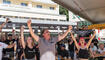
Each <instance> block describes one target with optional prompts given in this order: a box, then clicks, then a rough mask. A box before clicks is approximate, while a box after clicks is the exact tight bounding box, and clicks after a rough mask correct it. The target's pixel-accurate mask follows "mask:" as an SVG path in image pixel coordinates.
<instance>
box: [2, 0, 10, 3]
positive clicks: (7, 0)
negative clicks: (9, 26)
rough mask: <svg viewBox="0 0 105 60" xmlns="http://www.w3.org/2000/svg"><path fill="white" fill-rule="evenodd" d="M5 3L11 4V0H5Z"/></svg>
mask: <svg viewBox="0 0 105 60" xmlns="http://www.w3.org/2000/svg"><path fill="white" fill-rule="evenodd" d="M3 3H4V4H11V1H9V0H3Z"/></svg>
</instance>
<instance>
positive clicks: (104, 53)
mask: <svg viewBox="0 0 105 60" xmlns="http://www.w3.org/2000/svg"><path fill="white" fill-rule="evenodd" d="M100 56H105V51H104V52H102V53H101V54H95V55H94V57H100Z"/></svg>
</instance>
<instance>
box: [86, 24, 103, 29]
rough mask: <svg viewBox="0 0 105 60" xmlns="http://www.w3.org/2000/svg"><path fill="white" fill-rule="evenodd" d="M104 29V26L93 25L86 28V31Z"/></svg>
mask: <svg viewBox="0 0 105 60" xmlns="http://www.w3.org/2000/svg"><path fill="white" fill-rule="evenodd" d="M94 28H95V29H105V24H93V25H90V26H88V29H94Z"/></svg>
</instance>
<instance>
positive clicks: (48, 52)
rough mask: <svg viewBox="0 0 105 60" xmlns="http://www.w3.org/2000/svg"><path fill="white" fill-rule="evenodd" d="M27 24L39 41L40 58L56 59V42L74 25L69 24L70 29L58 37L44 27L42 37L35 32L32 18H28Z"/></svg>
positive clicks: (43, 59) (44, 59) (45, 59)
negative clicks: (51, 34)
mask: <svg viewBox="0 0 105 60" xmlns="http://www.w3.org/2000/svg"><path fill="white" fill-rule="evenodd" d="M27 26H28V28H29V31H30V34H31V36H32V37H33V38H34V40H36V41H37V42H38V43H39V45H40V46H39V50H40V60H55V44H56V43H57V42H58V41H61V40H62V39H64V38H65V37H66V36H67V34H68V33H69V32H70V31H71V29H72V26H69V28H68V30H67V31H66V32H65V33H64V34H62V35H58V36H57V37H51V36H50V32H49V30H48V29H44V30H43V31H42V33H41V35H42V37H39V36H37V35H36V34H34V32H33V30H32V27H31V20H28V22H27Z"/></svg>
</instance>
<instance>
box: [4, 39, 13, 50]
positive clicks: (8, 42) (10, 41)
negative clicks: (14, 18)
mask: <svg viewBox="0 0 105 60" xmlns="http://www.w3.org/2000/svg"><path fill="white" fill-rule="evenodd" d="M14 42H15V39H12V40H6V41H5V43H6V44H8V45H10V44H13V43H14ZM13 51H14V47H13V48H7V49H6V52H13Z"/></svg>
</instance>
